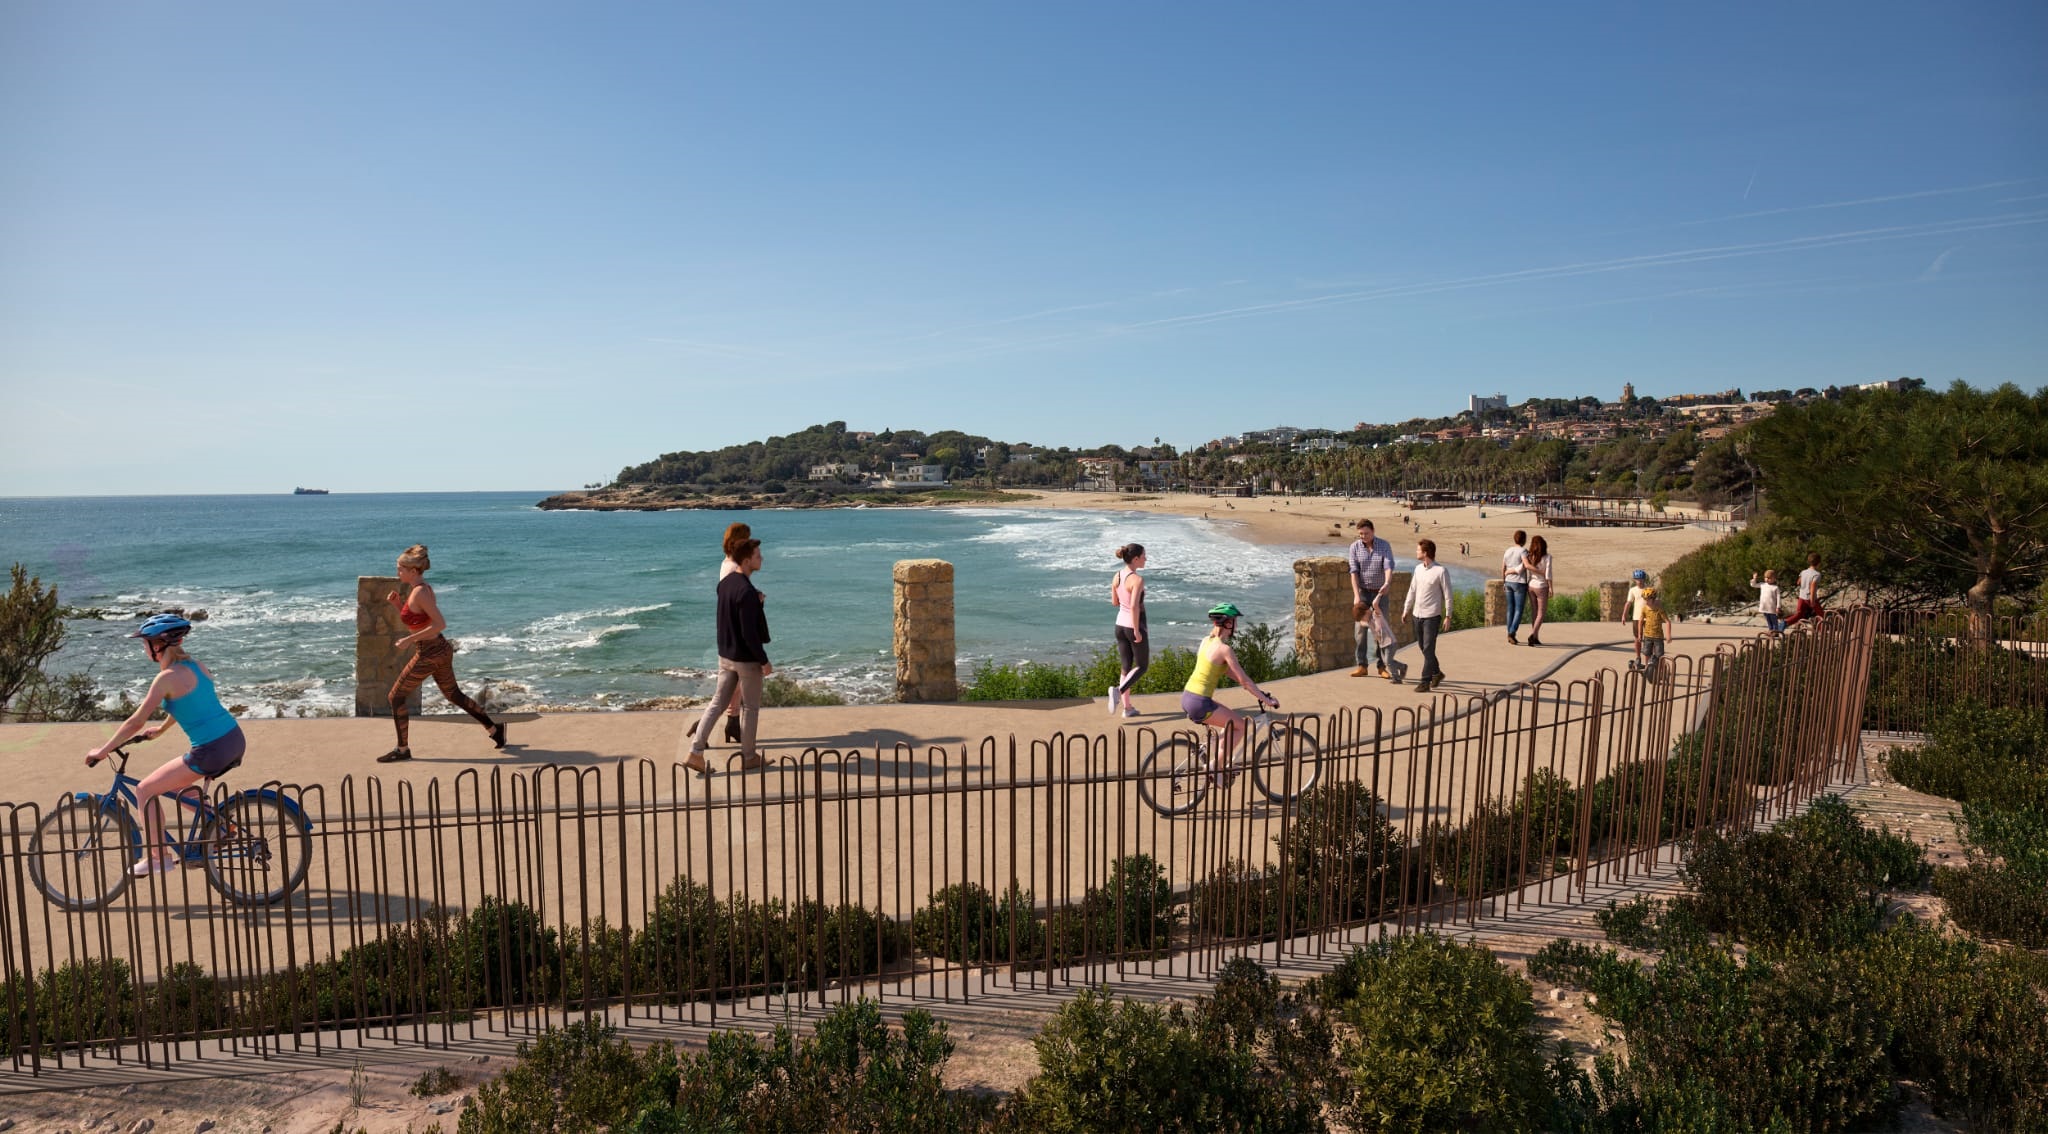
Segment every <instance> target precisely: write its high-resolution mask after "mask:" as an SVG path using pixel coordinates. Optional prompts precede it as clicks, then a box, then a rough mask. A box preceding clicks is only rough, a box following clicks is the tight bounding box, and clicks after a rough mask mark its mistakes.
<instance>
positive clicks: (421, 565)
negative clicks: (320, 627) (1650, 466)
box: [377, 543, 505, 764]
mask: <svg viewBox="0 0 2048 1134" xmlns="http://www.w3.org/2000/svg"><path fill="white" fill-rule="evenodd" d="M431 567H433V562H432V561H431V560H429V559H428V558H427V545H426V544H424V543H416V544H413V545H412V546H411V547H408V548H406V549H405V554H403V555H400V556H399V557H398V582H399V584H400V585H402V586H404V587H405V588H406V592H405V594H403V595H400V594H399V593H398V592H397V591H392V592H391V593H390V594H388V595H385V596H384V597H385V600H386V601H388V602H390V603H391V605H393V606H395V607H397V608H398V620H399V621H400V622H403V623H405V628H406V629H407V630H410V631H412V633H410V634H407V635H406V636H405V637H403V638H400V639H399V640H398V643H397V645H398V648H399V649H401V650H409V649H412V648H413V647H415V646H417V647H419V649H418V650H417V651H416V652H415V653H414V654H413V655H412V657H411V658H409V659H407V660H406V663H405V669H404V670H402V671H401V672H400V673H399V675H398V680H397V681H396V682H395V683H393V684H392V686H391V722H392V724H393V725H395V726H397V729H398V747H396V748H394V749H392V750H391V751H389V752H386V753H385V754H384V755H382V756H379V757H377V762H378V763H379V764H392V763H396V762H398V761H400V760H410V759H412V747H411V746H410V745H409V744H408V743H407V737H406V732H407V720H406V711H405V703H406V702H407V701H409V700H411V699H412V693H413V690H415V689H418V688H419V687H420V686H421V685H422V684H424V683H425V682H426V680H427V678H428V677H432V678H433V679H434V684H435V685H438V686H440V687H441V696H443V697H445V698H447V700H448V703H449V704H451V705H453V706H455V707H456V708H458V709H461V710H462V711H463V712H465V713H468V714H469V715H470V716H472V717H474V718H476V722H477V723H478V724H480V725H482V726H484V731H485V732H487V733H489V734H490V737H491V747H493V748H503V747H505V726H504V725H503V724H500V723H499V722H497V721H494V720H492V719H491V716H490V714H489V713H486V712H484V710H483V706H481V705H479V704H477V703H476V702H475V701H472V700H470V699H469V698H468V697H467V696H465V695H464V694H463V692H462V689H461V688H460V687H459V686H457V685H456V684H455V646H454V645H453V644H452V643H451V642H449V641H448V639H447V638H445V637H443V636H442V633H441V632H442V631H444V630H446V629H448V620H447V619H445V618H443V617H441V606H440V604H439V603H437V602H435V601H434V588H433V587H432V586H429V585H428V583H427V578H426V576H427V571H428V569H430V568H431Z"/></svg>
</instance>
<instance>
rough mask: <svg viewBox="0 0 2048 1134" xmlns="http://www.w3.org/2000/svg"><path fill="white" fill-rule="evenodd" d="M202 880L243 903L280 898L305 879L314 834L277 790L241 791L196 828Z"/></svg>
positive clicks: (266, 903) (261, 903)
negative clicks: (268, 792)
mask: <svg viewBox="0 0 2048 1134" xmlns="http://www.w3.org/2000/svg"><path fill="white" fill-rule="evenodd" d="M199 838H200V841H201V842H202V843H203V844H205V846H206V880H207V882H209V883H211V884H212V886H213V888H214V889H216V890H218V891H220V896H221V897H223V898H226V899H227V900H228V901H230V902H234V903H235V904H237V905H243V906H269V905H275V904H277V903H278V902H281V901H283V900H284V899H285V897H286V896H287V895H289V894H290V893H291V892H292V891H293V890H296V889H298V886H299V883H301V882H303V881H305V880H306V867H307V865H308V864H310V863H311V862H312V860H313V836H312V835H310V834H309V833H307V831H306V823H305V820H304V819H303V818H302V817H301V816H300V815H299V811H298V809H297V808H295V807H293V806H291V805H290V804H288V803H286V802H285V801H284V800H283V799H281V798H279V797H277V796H270V795H263V794H262V793H260V792H253V791H252V792H245V793H243V794H241V795H238V796H235V797H234V798H233V799H230V800H228V801H227V802H226V803H223V804H221V805H220V810H219V811H217V812H215V813H214V816H213V818H211V819H209V820H207V822H206V826H205V828H204V829H202V830H201V831H200V832H199Z"/></svg>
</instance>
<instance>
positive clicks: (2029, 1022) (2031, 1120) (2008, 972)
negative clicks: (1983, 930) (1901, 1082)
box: [1858, 922, 2048, 1131]
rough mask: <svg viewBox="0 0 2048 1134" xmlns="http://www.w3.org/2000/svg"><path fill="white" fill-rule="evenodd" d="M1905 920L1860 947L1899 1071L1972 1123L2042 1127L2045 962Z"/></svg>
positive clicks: (2047, 1102) (2046, 1098) (2047, 1050)
mask: <svg viewBox="0 0 2048 1134" xmlns="http://www.w3.org/2000/svg"><path fill="white" fill-rule="evenodd" d="M2027 958H2028V955H2027V954H2016V953H2008V952H2003V951H2000V950H1996V949H1988V948H1985V947H1982V946H1980V945H1978V944H1976V943H1975V942H1972V941H1969V940H1968V939H1966V938H1960V937H1953V936H1949V935H1945V934H1943V933H1941V932H1939V931H1937V930H1934V929H1930V928H1928V927H1925V926H1921V925H1917V924H1914V923H1912V922H1905V923H1902V924H1899V925H1896V926H1893V927H1892V928H1891V929H1889V930H1887V931H1885V932H1884V933H1882V934H1880V935H1878V936H1877V937H1876V938H1874V939H1872V940H1871V942H1870V943H1869V945H1868V946H1866V947H1865V948H1864V949H1862V950H1861V951H1860V952H1859V955H1858V960H1859V962H1860V964H1861V965H1862V968H1863V974H1864V982H1863V984H1864V988H1865V990H1866V995H1868V996H1869V997H1870V1000H1871V1003H1872V1004H1873V1005H1874V1006H1875V1007H1876V1008H1877V1010H1878V1011H1879V1012H1880V1013H1882V1014H1883V1015H1884V1016H1885V1017H1886V1018H1887V1019H1889V1020H1890V1021H1891V1024H1892V1039H1891V1051H1892V1057H1893V1061H1894V1064H1895V1070H1896V1072H1897V1073H1898V1074H1899V1075H1901V1076H1903V1077H1905V1078H1908V1079H1912V1080H1913V1081H1915V1082H1917V1083H1919V1084H1921V1085H1922V1086H1923V1087H1924V1088H1926V1090H1927V1092H1928V1093H1929V1094H1930V1095H1931V1096H1932V1097H1933V1099H1934V1103H1935V1106H1936V1107H1937V1108H1938V1109H1939V1110H1940V1111H1941V1112H1942V1113H1943V1114H1948V1115H1954V1116H1956V1117H1960V1118H1964V1119H1966V1120H1968V1121H1969V1122H1970V1124H1971V1126H1972V1127H1973V1128H1974V1129H1978V1130H2033V1131H2039V1130H2048V1011H2044V1010H2043V1006H2044V998H2048V971H2043V970H2039V969H2038V968H2036V971H2035V972H2033V973H2030V972H2029V971H2028V970H2029V968H2030V966H2029V965H2027V964H2026V963H2025V961H2026V959H2027Z"/></svg>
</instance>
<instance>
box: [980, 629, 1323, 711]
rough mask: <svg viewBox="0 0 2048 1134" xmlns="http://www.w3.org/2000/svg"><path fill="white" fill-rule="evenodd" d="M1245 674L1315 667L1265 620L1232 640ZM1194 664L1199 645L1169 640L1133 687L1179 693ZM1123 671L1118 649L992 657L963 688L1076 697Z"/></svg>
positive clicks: (1095, 691)
mask: <svg viewBox="0 0 2048 1134" xmlns="http://www.w3.org/2000/svg"><path fill="white" fill-rule="evenodd" d="M1233 644H1234V646H1235V648H1236V650H1237V660H1238V662H1239V663H1240V664H1242V665H1243V666H1244V672H1245V676H1247V677H1249V678H1251V679H1252V680H1253V681H1256V682H1259V683H1260V684H1264V683H1265V682H1268V681H1277V680H1279V679H1280V678H1283V677H1295V676H1298V675H1300V674H1304V673H1309V672H1312V671H1311V670H1310V669H1309V668H1308V667H1306V666H1305V665H1303V664H1302V663H1301V662H1300V661H1299V659H1297V658H1296V657H1295V655H1294V653H1293V652H1292V651H1291V650H1289V651H1288V652H1287V653H1286V654H1285V655H1284V656H1283V655H1282V654H1281V649H1282V647H1283V646H1285V645H1286V643H1285V642H1284V641H1283V640H1282V638H1281V635H1280V631H1279V630H1277V629H1275V628H1274V627H1273V626H1271V625H1269V624H1267V623H1264V622H1254V623H1251V624H1250V625H1247V626H1242V627H1240V628H1239V630H1238V632H1237V638H1236V640H1235V642H1234V643H1233ZM1194 670H1195V651H1194V650H1193V649H1191V648H1189V647H1185V646H1165V647H1163V648H1155V649H1154V650H1153V652H1152V664H1151V668H1149V669H1147V670H1146V671H1145V675H1144V676H1143V677H1141V678H1139V679H1138V684H1137V685H1136V686H1135V687H1134V688H1133V689H1132V692H1134V693H1178V692H1180V690H1181V687H1182V686H1184V685H1186V684H1187V680H1188V675H1189V674H1192V673H1193V672H1194ZM1122 676H1123V666H1122V663H1120V662H1119V661H1118V660H1117V656H1116V652H1115V651H1114V650H1098V651H1097V652H1096V653H1095V655H1094V656H1093V657H1092V658H1091V659H1089V660H1088V661H1086V662H1082V663H1079V664H1074V665H1060V664H1048V663H1042V662H1035V661H1027V662H1023V663H1020V664H1017V665H1010V664H1006V663H997V662H992V661H986V660H984V661H980V662H976V663H975V666H974V670H973V672H972V674H971V675H970V676H969V677H968V680H967V683H966V684H965V685H964V686H962V687H961V689H960V699H961V700H962V701H1052V700H1061V699H1065V698H1073V697H1099V696H1102V695H1103V693H1104V692H1106V691H1107V690H1109V689H1110V687H1112V686H1114V685H1115V684H1116V683H1117V680H1118V679H1119V678H1121V677H1122Z"/></svg>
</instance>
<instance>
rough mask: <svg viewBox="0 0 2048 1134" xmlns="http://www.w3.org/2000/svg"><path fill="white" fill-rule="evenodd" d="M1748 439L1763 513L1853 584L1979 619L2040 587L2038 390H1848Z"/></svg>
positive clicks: (1790, 410)
mask: <svg viewBox="0 0 2048 1134" xmlns="http://www.w3.org/2000/svg"><path fill="white" fill-rule="evenodd" d="M1749 442H1750V447H1751V455H1752V459H1753V460H1754V461H1755V463H1756V465H1757V467H1758V470H1759V472H1760V474H1761V480H1762V482H1763V484H1764V485H1765V488H1766V491H1767V493H1768V496H1769V503H1770V508H1771V510H1772V511H1773V512H1775V513H1777V514H1778V515H1780V516H1782V517H1784V518H1785V520H1786V521H1788V522H1789V523H1790V524H1791V525H1793V526H1794V527H1796V528H1797V529H1799V530H1800V531H1803V532H1805V533H1808V534H1811V535H1814V536H1817V537H1820V538H1822V539H1824V540H1826V541H1827V543H1828V544H1829V546H1830V547H1831V548H1835V549H1840V550H1841V551H1842V553H1843V557H1844V558H1845V559H1846V560H1847V562H1843V563H1839V564H1837V566H1838V568H1839V569H1841V570H1842V571H1844V572H1846V573H1847V574H1848V575H1850V576H1857V575H1860V576H1862V578H1852V581H1856V582H1859V583H1862V584H1864V585H1866V586H1868V587H1870V588H1872V589H1876V590H1890V591H1893V592H1894V593H1898V592H1901V591H1903V592H1908V593H1911V592H1919V595H1918V597H1925V598H1953V597H1955V596H1957V595H1966V596H1967V597H1968V600H1969V604H1970V606H1971V608H1972V609H1973V610H1975V611H1976V612H1977V613H1978V614H1979V615H1981V616H1986V617H1988V616H1989V615H1991V614H1992V613H1993V611H1994V607H1995V604H1996V602H1997V599H1998V597H1999V596H2000V595H2007V594H2013V593H2015V592H2018V591H2022V590H2027V589H2031V588H2034V587H2038V586H2039V585H2040V584H2041V582H2042V580H2043V579H2044V577H2048V387H2044V388H2042V389H2040V390H2037V391H2036V392H2035V393H2033V394H2032V395H2029V394H2027V393H2025V392H2023V391H2022V390H2020V388H2019V387H2017V386H2014V385H2012V384H2010V383H2008V384H2006V385H2003V386H2000V387H1998V388H1997V389H1996V390H1992V391H1989V392H1985V391H1981V390H1976V389H1972V388H1971V387H1970V386H1968V385H1966V384H1964V383H1962V382H1957V383H1955V384H1954V385H1953V386H1950V387H1949V389H1948V390H1947V391H1945V392H1942V393H1935V392H1933V391H1929V390H1924V389H1907V390H1904V391H1895V390H1875V391H1851V392H1849V393H1847V394H1845V395H1844V396H1843V397H1842V398H1841V399H1840V400H1838V401H1821V402H1811V403H1808V404H1805V405H1801V406H1788V407H1783V408H1780V409H1779V410H1778V412H1776V413H1775V414H1773V415H1771V416H1770V417H1769V418H1766V419H1764V420H1763V421H1760V422H1757V423H1756V424H1755V425H1753V426H1751V427H1750V437H1749Z"/></svg>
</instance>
